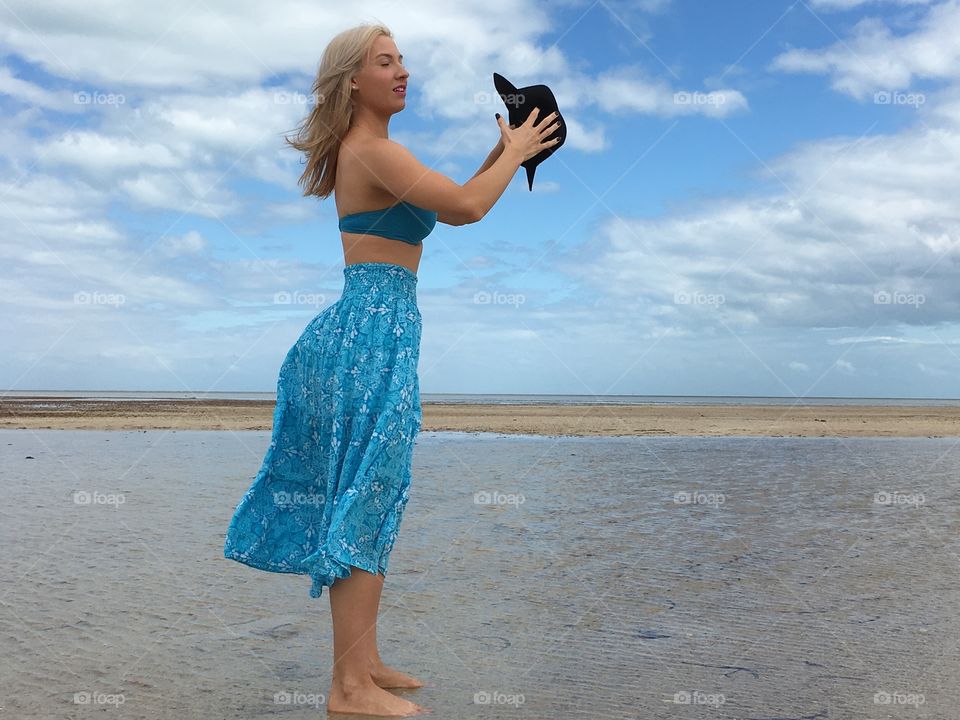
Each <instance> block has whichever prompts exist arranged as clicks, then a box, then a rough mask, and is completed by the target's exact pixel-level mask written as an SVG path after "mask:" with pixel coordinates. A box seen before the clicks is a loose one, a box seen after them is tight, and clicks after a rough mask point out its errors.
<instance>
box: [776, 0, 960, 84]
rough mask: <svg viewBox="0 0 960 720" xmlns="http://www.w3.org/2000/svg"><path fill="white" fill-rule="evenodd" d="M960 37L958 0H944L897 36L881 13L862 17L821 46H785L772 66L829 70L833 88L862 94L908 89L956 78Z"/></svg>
mask: <svg viewBox="0 0 960 720" xmlns="http://www.w3.org/2000/svg"><path fill="white" fill-rule="evenodd" d="M958 37H960V1H958V0H946V2H942V3H940V4H937V5H933V6H931V7H930V8H929V10H928V12H927V14H926V15H925V16H924V17H923V18H922V19H921V20H920V22H919V27H918V29H917V30H915V31H913V32H910V33H907V34H905V35H900V36H897V35H894V34H893V32H892V31H891V30H890V28H889V27H887V25H885V24H884V22H883V21H882V20H880V19H879V18H864V19H863V20H861V21H859V22H858V23H857V24H856V25H855V26H854V28H853V36H852V37H850V38H848V39H845V40H838V41H837V42H836V43H834V44H833V45H830V46H829V47H826V48H823V49H821V50H808V49H803V48H795V49H791V50H788V51H787V52H784V53H782V54H780V55H778V56H777V57H776V58H774V60H773V62H772V63H771V64H770V69H771V70H774V71H784V72H796V73H815V74H823V75H829V76H830V78H831V82H830V84H831V87H832V88H833V89H834V90H837V91H838V92H843V93H846V94H848V95H851V96H852V97H854V98H856V99H858V100H862V99H863V98H864V97H866V96H867V95H868V94H869V93H871V92H875V91H886V92H892V91H897V90H905V89H908V88H910V87H911V84H912V83H914V82H916V81H917V80H928V79H933V80H956V79H957V78H958V76H960V43H958V42H957V38H958Z"/></svg>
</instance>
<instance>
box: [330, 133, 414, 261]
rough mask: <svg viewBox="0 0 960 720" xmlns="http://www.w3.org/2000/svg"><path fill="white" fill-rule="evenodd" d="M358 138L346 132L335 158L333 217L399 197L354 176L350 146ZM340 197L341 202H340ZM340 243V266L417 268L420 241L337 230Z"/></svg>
mask: <svg viewBox="0 0 960 720" xmlns="http://www.w3.org/2000/svg"><path fill="white" fill-rule="evenodd" d="M357 142H362V140H361V139H359V138H356V139H355V138H352V137H351V133H349V132H348V133H347V135H346V136H345V137H344V139H343V142H342V143H341V147H340V155H339V157H338V158H337V181H336V184H335V185H334V191H333V193H334V201H335V202H336V206H337V217H345V216H347V215H352V214H353V213H358V212H364V211H366V210H380V209H382V208H386V207H390V206H391V205H395V204H396V203H397V202H399V200H397V198H395V197H393V196H392V195H390V194H389V193H388V192H386V191H385V190H382V189H380V188H373V187H370V186H369V184H367V183H363V182H361V181H360V179H359V178H357V175H358V173H356V172H353V170H354V168H355V167H356V163H357V162H359V161H358V160H357V158H356V156H354V155H352V154H351V149H352V148H354V147H356V143H357ZM341 198H344V199H345V202H344V203H343V204H342V205H341V202H340V200H341ZM340 239H341V242H342V243H343V263H344V265H354V264H356V263H361V262H386V263H396V264H397V265H402V266H403V267H405V268H407V269H408V270H410V271H411V272H413V273H416V272H417V270H418V268H419V267H420V256H421V255H423V244H422V243H421V244H419V245H411V244H409V243H406V242H403V241H402V240H391V239H390V238H385V237H380V236H379V235H367V234H364V233H351V232H341V233H340Z"/></svg>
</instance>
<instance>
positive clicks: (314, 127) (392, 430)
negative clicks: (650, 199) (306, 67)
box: [224, 24, 557, 716]
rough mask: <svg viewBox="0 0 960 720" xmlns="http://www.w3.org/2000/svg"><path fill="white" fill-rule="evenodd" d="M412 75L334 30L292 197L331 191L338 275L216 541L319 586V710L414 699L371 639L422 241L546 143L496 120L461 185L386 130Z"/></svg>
mask: <svg viewBox="0 0 960 720" xmlns="http://www.w3.org/2000/svg"><path fill="white" fill-rule="evenodd" d="M409 77H410V74H409V73H408V72H407V69H406V67H405V66H404V64H403V56H402V55H401V54H400V52H399V50H398V49H397V46H396V44H395V43H394V40H393V35H392V33H391V32H390V30H388V29H387V28H386V27H384V26H383V25H379V24H376V25H361V26H359V27H355V28H352V29H350V30H346V31H344V32H342V33H340V34H339V35H337V36H336V37H335V38H334V39H333V40H332V41H331V42H330V44H329V45H328V46H327V48H326V49H325V51H324V53H323V59H322V61H321V64H320V69H319V72H318V74H317V78H316V81H315V83H314V86H313V92H314V98H315V104H314V107H313V108H312V110H311V111H310V113H309V115H308V116H307V117H306V118H305V119H304V121H303V123H302V124H301V125H300V127H299V131H298V134H297V136H296V138H295V139H294V140H293V141H289V140H288V142H290V144H291V145H292V146H293V147H295V148H296V149H297V150H300V151H301V152H303V153H304V154H305V155H306V168H305V170H304V172H303V175H302V176H301V178H300V184H301V185H302V186H303V190H304V193H303V194H304V195H306V196H310V195H315V196H317V197H319V198H326V197H329V195H330V193H331V192H332V193H334V195H335V201H336V206H337V215H338V217H339V218H340V221H339V229H340V231H341V241H342V243H343V255H344V265H345V267H344V270H343V272H344V287H343V292H342V294H341V297H340V299H339V300H338V301H337V302H336V303H334V304H333V305H331V306H329V307H327V308H326V309H325V310H323V311H322V312H320V313H319V314H318V315H317V316H316V317H315V318H313V320H311V322H310V323H309V324H308V325H307V327H306V329H305V330H304V332H303V334H302V335H301V336H300V338H299V339H298V340H297V342H296V343H295V344H294V346H293V347H292V348H291V349H290V351H289V352H288V354H287V356H286V358H285V359H284V361H283V364H282V365H281V368H280V375H279V379H278V381H277V404H276V408H275V410H274V416H273V433H272V439H271V442H270V446H269V448H268V450H267V453H266V456H265V458H264V460H263V465H262V467H261V468H260V471H259V473H258V475H257V477H256V479H255V480H254V482H253V484H252V486H251V487H250V488H249V490H247V492H246V493H245V494H244V496H243V498H242V499H241V501H240V503H239V505H238V506H237V508H236V511H235V513H234V515H233V518H232V520H231V522H230V527H229V530H228V531H227V536H226V541H225V544H224V556H225V557H227V558H230V559H233V560H237V561H239V562H242V563H245V564H247V565H250V566H252V567H255V568H259V569H262V570H268V571H271V572H282V573H297V574H309V575H310V576H311V578H312V584H311V587H310V596H311V597H314V598H318V597H320V596H321V593H322V590H323V588H324V587H329V588H330V591H329V595H330V610H331V615H332V618H333V656H334V663H333V673H332V686H331V689H330V694H329V696H328V699H327V709H328V710H329V711H332V712H346V713H365V714H370V715H396V716H402V715H414V714H418V713H419V712H423V711H426V710H427V708H424V707H421V706H420V705H417V704H416V703H413V702H411V701H409V700H406V699H404V698H401V697H398V696H396V695H394V694H392V693H390V692H388V691H387V690H386V689H385V688H417V687H422V686H423V684H424V683H423V682H421V681H420V680H418V679H417V678H415V677H412V676H410V675H407V674H405V673H402V672H400V671H399V670H395V669H393V668H391V667H389V666H388V665H386V664H385V663H384V662H383V660H382V659H381V658H380V655H379V652H378V650H377V636H376V623H377V612H378V608H379V604H380V594H381V590H382V588H383V582H384V580H385V577H386V573H387V564H388V559H389V556H390V552H391V550H392V549H393V545H394V542H395V541H396V538H397V533H398V530H399V527H400V521H401V518H402V516H403V512H404V509H405V507H406V504H407V498H408V490H409V487H410V481H411V463H412V454H413V446H414V440H415V438H416V436H417V434H418V432H419V430H420V425H421V420H422V414H421V408H420V386H419V378H418V376H417V365H418V361H419V354H420V331H421V316H420V311H419V309H418V307H417V295H416V288H417V270H418V267H419V263H420V256H421V254H422V252H423V245H422V242H423V240H424V239H425V238H426V237H427V235H429V234H430V232H431V230H433V228H434V226H435V224H436V223H437V222H442V223H446V224H449V225H464V224H466V223H474V222H478V221H479V220H480V219H481V218H483V217H484V216H485V215H486V214H487V212H488V211H489V210H490V208H491V207H492V206H493V205H494V204H495V203H496V202H497V200H498V199H499V198H500V196H501V195H502V194H503V192H504V190H505V189H506V187H507V185H508V184H509V183H510V180H511V179H512V178H513V176H514V174H515V173H516V171H517V169H518V168H519V167H520V165H521V163H522V162H524V161H525V160H527V159H529V158H531V157H533V156H535V155H536V154H538V153H539V152H541V151H543V150H544V149H546V148H549V147H551V146H552V145H553V143H555V142H556V140H555V139H547V138H548V136H549V135H550V133H551V132H553V131H554V130H556V128H557V124H555V123H553V124H552V119H553V118H552V115H548V116H547V117H545V118H543V119H542V120H541V119H540V118H539V117H538V116H539V112H538V111H534V112H533V113H532V114H531V116H530V118H529V119H528V120H527V122H525V123H524V124H523V125H521V126H520V127H517V128H513V127H510V126H508V125H507V124H506V121H505V120H504V118H502V117H497V122H498V123H499V125H500V133H501V137H500V141H499V142H498V143H497V146H496V147H495V148H494V149H493V151H491V153H490V154H489V156H488V157H487V159H486V161H485V162H484V163H483V165H482V166H481V167H480V169H479V170H478V171H477V173H476V174H475V175H474V176H473V177H472V178H471V179H470V180H469V181H468V182H466V183H465V184H463V185H459V184H457V183H456V182H454V181H453V180H451V179H450V178H447V177H445V176H444V175H441V174H440V173H437V172H434V171H432V170H430V169H429V168H427V167H426V166H424V165H423V164H421V163H420V162H419V161H418V160H417V159H416V158H415V157H414V156H413V155H412V154H411V153H410V152H409V151H408V150H407V149H406V148H404V147H403V146H402V145H399V144H397V143H395V142H393V141H392V140H390V139H389V136H388V128H387V126H388V124H389V122H390V118H391V117H392V116H393V115H394V114H395V113H398V112H401V111H402V110H403V109H404V108H405V107H406V94H407V92H408V90H409V85H408V81H409ZM534 122H538V123H539V124H537V125H534Z"/></svg>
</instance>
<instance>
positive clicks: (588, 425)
mask: <svg viewBox="0 0 960 720" xmlns="http://www.w3.org/2000/svg"><path fill="white" fill-rule="evenodd" d="M801 402H802V400H800V399H798V403H797V404H796V405H784V404H775V405H773V404H772V405H761V404H755V403H750V404H739V405H738V404H716V405H714V404H696V405H695V404H690V405H686V404H675V405H674V404H633V405H625V404H624V405H620V404H603V403H594V404H587V405H581V404H577V405H563V404H547V403H540V404H527V403H521V404H506V403H504V404H501V403H496V404H479V403H431V402H426V401H423V402H422V407H423V426H422V428H421V429H422V430H424V431H430V430H457V431H464V432H493V433H506V434H532V435H581V436H590V435H594V436H595V435H637V436H652V435H710V436H738V435H749V436H773V437H953V436H960V406H925V405H924V406H921V405H917V406H909V405H886V406H885V405H849V404H838V405H803V404H801ZM273 410H274V401H272V400H222V399H218V400H189V399H159V400H158V399H150V400H132V399H89V398H58V397H55V396H50V395H48V396H38V397H33V398H30V397H24V396H19V397H15V398H11V397H7V398H2V399H0V427H2V428H6V429H16V428H22V429H48V428H49V429H60V430H165V429H173V430H232V431H238V430H255V431H266V430H271V428H272V423H273Z"/></svg>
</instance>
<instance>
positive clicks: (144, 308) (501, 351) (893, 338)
mask: <svg viewBox="0 0 960 720" xmlns="http://www.w3.org/2000/svg"><path fill="white" fill-rule="evenodd" d="M343 7H344V8H345V7H346V6H343ZM371 22H382V23H384V24H385V25H387V26H388V27H389V28H390V29H391V30H392V32H393V34H394V40H395V42H396V43H397V46H398V48H399V50H400V52H401V53H402V54H403V56H404V62H405V65H406V67H407V69H408V71H409V72H410V78H409V84H408V93H407V102H406V107H405V109H404V110H403V111H402V112H400V113H398V114H397V115H395V116H394V117H393V118H392V119H391V121H390V126H389V132H390V137H391V138H392V139H393V140H395V141H397V142H400V143H402V144H403V145H405V146H406V147H407V148H409V149H410V150H411V151H412V152H413V153H414V154H415V155H416V156H417V158H418V159H420V160H421V161H422V162H423V163H425V164H426V165H428V166H430V167H432V168H434V169H435V170H437V171H438V172H442V173H444V174H445V175H448V176H449V177H450V178H452V179H453V180H454V181H456V182H458V183H465V182H466V181H467V180H468V179H469V178H470V177H471V176H472V175H473V173H474V172H476V170H477V168H478V167H479V166H480V165H481V163H482V162H483V160H484V158H485V157H486V155H487V153H488V152H489V150H490V149H491V148H492V147H493V146H494V145H495V144H496V142H497V140H498V138H499V134H500V131H499V129H498V127H497V124H496V120H495V119H494V114H495V113H496V112H501V113H502V112H503V111H504V107H503V106H502V103H500V99H499V98H498V97H497V96H496V95H495V91H494V88H493V82H492V75H493V73H494V72H498V73H500V74H502V75H504V76H505V77H507V78H508V79H509V80H510V81H511V82H513V84H514V85H516V86H517V87H522V86H525V85H531V84H539V83H544V84H546V85H548V86H549V87H550V88H551V89H552V90H553V91H554V93H555V95H556V98H557V101H558V103H559V106H560V110H561V112H562V113H563V117H564V119H565V121H566V123H567V126H568V135H567V141H566V143H565V144H564V145H563V147H561V148H560V149H559V150H558V151H557V152H556V153H555V154H554V155H553V156H551V157H550V158H548V159H547V161H546V162H544V163H543V164H542V165H541V166H540V167H539V169H538V171H537V178H536V181H535V183H534V191H533V192H530V191H529V190H528V189H527V186H526V179H525V175H524V173H523V171H522V170H521V171H520V172H518V173H517V175H516V176H515V178H514V180H513V182H512V183H511V185H510V186H509V187H508V188H507V190H506V192H505V193H504V194H503V197H502V198H501V199H500V201H499V202H498V203H497V204H496V205H495V206H494V207H493V209H492V210H491V211H490V212H489V213H488V214H487V215H486V216H485V217H484V218H483V219H482V220H481V221H480V222H478V223H475V224H471V225H465V226H461V227H452V226H448V225H443V224H438V225H437V227H436V228H435V230H434V231H433V233H432V234H431V235H430V236H429V237H428V238H426V240H425V241H424V253H423V257H422V259H421V263H420V267H419V273H418V277H419V280H418V289H417V292H418V304H419V306H420V309H421V313H422V316H423V335H422V347H421V356H420V366H419V374H420V389H421V392H422V393H425V394H427V393H536V394H541V393H555V394H577V395H625V394H628V395H629V394H638V395H750V396H787V397H824V396H826V397H829V396H837V397H918V398H921V397H923V398H925V397H948V398H957V397H960V372H958V368H960V323H958V319H960V314H958V313H960V283H958V282H957V279H958V270H960V204H958V201H957V197H958V195H957V188H958V187H960V0H941V1H933V0H930V1H926V0H798V1H797V2H787V1H781V0H728V1H724V2H712V1H707V0H629V1H621V0H597V1H596V2H587V1H585V0H584V1H581V0H559V1H556V0H555V1H553V2H549V3H547V2H530V1H529V0H511V1H510V2H502V1H500V0H482V2H480V1H473V0H466V1H462V2H459V3H455V4H451V3H448V2H440V1H439V0H438V1H436V2H433V1H429V2H427V1H419V2H418V1H413V2H406V3H403V5H402V9H401V6H399V5H397V4H396V3H394V2H356V3H351V4H350V5H349V9H334V6H333V5H331V4H328V3H303V2H293V1H292V0H274V1H273V2H270V3H262V2H261V3H256V2H251V3H236V2H230V3H227V2H214V1H213V0H167V1H166V2H164V3H159V4H158V3H146V2H141V3H130V2H118V1H114V0H94V1H92V2H87V3H71V4H66V3H60V2H50V1H49V0H3V2H2V3H0V46H2V49H3V59H2V65H0V109H2V123H0V162H2V165H3V172H2V175H0V222H2V229H3V232H2V233H0V252H2V260H0V283H2V288H3V292H2V293H0V303H2V309H0V333H2V337H3V338H4V342H3V345H4V352H3V353H0V387H2V389H4V390H7V391H9V390H21V391H22V390H63V389H69V390H147V391H149V390H165V391H190V392H232V391H237V392H258V391H260V392H271V391H273V390H274V389H275V387H276V380H277V373H278V370H279V367H280V363H281V362H282V360H283V358H284V356H285V355H286V352H287V350H288V349H289V348H290V346H291V345H292V344H293V342H294V341H295V340H296V339H297V337H298V336H299V334H300V333H301V332H302V331H303V329H304V328H305V327H306V325H307V323H308V322H309V321H310V320H311V319H312V318H313V317H314V316H315V315H316V314H317V313H318V312H320V311H322V310H323V308H324V307H326V306H328V305H329V304H331V303H332V302H335V301H336V299H337V298H338V297H339V295H340V292H341V290H342V287H343V250H342V245H341V243H340V236H339V231H338V230H337V225H336V223H337V214H336V208H335V206H334V203H333V198H332V197H331V198H329V199H326V200H322V201H321V200H318V199H317V198H315V197H310V198H306V197H303V196H302V194H301V189H300V187H299V186H298V185H297V180H298V178H299V176H300V173H301V170H302V166H301V162H302V156H301V155H299V154H298V153H297V152H296V151H295V150H293V148H290V147H289V146H286V145H285V144H284V142H283V136H284V134H289V133H290V132H291V130H292V129H293V128H294V127H295V126H296V124H297V123H298V122H299V121H300V119H301V118H302V117H303V116H304V115H305V114H306V112H308V110H309V107H308V106H307V105H306V104H305V100H304V98H305V96H306V95H307V94H309V93H310V88H311V85H312V82H313V80H314V76H315V73H316V69H317V67H318V63H319V60H320V57H321V54H322V52H323V48H324V46H325V44H326V42H327V41H328V40H329V39H330V38H332V37H333V36H334V35H336V34H337V33H338V32H340V31H341V30H344V29H346V28H348V27H351V26H354V25H357V24H361V23H371ZM491 96H492V97H491ZM284 296H288V297H290V298H292V299H293V302H290V303H283V302H277V298H278V297H284Z"/></svg>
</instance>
